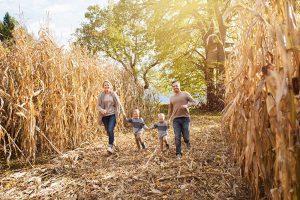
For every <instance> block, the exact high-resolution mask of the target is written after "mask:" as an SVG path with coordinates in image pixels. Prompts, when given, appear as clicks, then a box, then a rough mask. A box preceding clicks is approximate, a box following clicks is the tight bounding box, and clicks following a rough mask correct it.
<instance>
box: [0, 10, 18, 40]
mask: <svg viewBox="0 0 300 200" xmlns="http://www.w3.org/2000/svg"><path fill="white" fill-rule="evenodd" d="M16 24H17V21H16V20H15V19H14V18H13V17H11V16H10V15H9V13H8V12H7V13H6V14H5V16H4V18H3V22H1V21H0V40H1V41H2V42H9V41H11V40H12V39H13V31H14V28H15V25H16Z"/></svg>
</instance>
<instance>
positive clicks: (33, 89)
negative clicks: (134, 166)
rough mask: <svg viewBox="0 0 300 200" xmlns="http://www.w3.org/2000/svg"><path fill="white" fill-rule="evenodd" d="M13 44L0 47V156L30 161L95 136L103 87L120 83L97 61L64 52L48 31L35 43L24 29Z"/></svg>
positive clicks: (80, 52)
mask: <svg viewBox="0 0 300 200" xmlns="http://www.w3.org/2000/svg"><path fill="white" fill-rule="evenodd" d="M14 37H15V42H16V43H15V44H14V45H13V46H12V47H11V48H9V49H7V48H4V47H3V46H1V44H0V77H1V78H0V152H1V154H0V155H3V154H4V157H5V158H6V159H7V161H9V160H10V159H11V157H12V156H13V157H23V158H26V159H27V160H32V161H34V160H35V158H36V156H37V153H40V154H47V153H51V152H56V153H60V152H61V151H64V150H66V149H69V148H74V147H76V146H78V145H79V144H81V143H82V142H84V141H85V140H88V139H93V138H95V137H96V136H99V135H97V134H95V133H97V131H98V130H99V128H100V127H99V125H98V123H97V116H98V115H97V109H96V100H97V96H98V94H99V92H100V91H101V89H102V82H103V80H104V79H106V78H107V77H109V79H110V80H112V81H114V80H117V79H119V77H120V74H121V72H119V74H116V75H113V76H112V75H111V72H112V71H114V70H115V71H118V70H116V69H113V68H110V69H105V68H104V67H100V63H99V62H98V59H96V58H94V57H91V56H89V55H88V54H87V53H86V52H85V51H83V50H81V49H77V48H76V47H73V49H72V50H71V51H70V52H63V50H62V49H60V48H57V47H56V45H55V44H54V43H53V42H52V40H51V37H50V36H49V35H48V34H47V32H43V31H42V32H41V35H40V38H39V40H35V39H33V38H32V37H31V36H29V35H28V34H27V33H26V32H25V31H24V30H22V29H18V30H17V31H16V32H15V35H14Z"/></svg>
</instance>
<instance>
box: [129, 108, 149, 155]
mask: <svg viewBox="0 0 300 200" xmlns="http://www.w3.org/2000/svg"><path fill="white" fill-rule="evenodd" d="M126 121H127V122H129V123H131V124H132V127H133V133H134V137H135V142H136V145H137V147H138V149H141V146H142V149H145V148H146V145H145V143H144V142H143V141H142V137H141V136H142V133H143V132H144V129H148V127H147V126H146V124H145V122H144V120H143V118H141V117H140V111H139V109H135V110H133V112H132V118H129V119H127V118H126Z"/></svg>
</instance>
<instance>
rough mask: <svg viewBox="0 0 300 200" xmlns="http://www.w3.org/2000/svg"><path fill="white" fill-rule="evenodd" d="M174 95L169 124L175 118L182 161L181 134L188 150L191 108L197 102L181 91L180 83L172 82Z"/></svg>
mask: <svg viewBox="0 0 300 200" xmlns="http://www.w3.org/2000/svg"><path fill="white" fill-rule="evenodd" d="M172 89H173V92H174V95H173V96H171V97H170V104H169V116H168V118H169V123H170V122H171V118H173V129H174V134H175V145H176V156H177V158H178V159H181V156H182V152H181V134H182V136H183V140H184V142H185V143H186V145H187V149H190V148H191V143H190V113H189V107H190V106H193V105H196V101H195V100H194V99H193V97H192V96H191V95H190V94H189V93H188V92H184V91H181V90H180V83H179V82H178V81H173V82H172Z"/></svg>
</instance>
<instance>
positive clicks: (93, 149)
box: [0, 116, 251, 200]
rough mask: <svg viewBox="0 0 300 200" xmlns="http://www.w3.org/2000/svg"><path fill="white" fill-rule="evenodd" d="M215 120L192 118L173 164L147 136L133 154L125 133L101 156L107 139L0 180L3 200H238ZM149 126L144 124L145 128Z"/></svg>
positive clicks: (234, 169) (240, 188)
mask: <svg viewBox="0 0 300 200" xmlns="http://www.w3.org/2000/svg"><path fill="white" fill-rule="evenodd" d="M220 118H221V117H220V116H193V117H192V127H191V143H192V145H193V150H192V152H190V153H189V154H187V152H186V148H185V145H183V151H184V156H183V159H182V160H181V161H178V160H176V157H175V145H174V135H173V132H172V131H170V134H169V136H170V137H169V140H170V144H171V148H170V150H169V151H166V152H165V153H164V155H163V156H162V154H160V153H159V152H158V149H157V148H158V142H157V133H156V132H155V131H153V132H147V133H146V136H145V140H146V143H147V145H148V150H146V151H140V152H138V151H137V150H136V146H135V142H134V136H133V134H132V133H131V131H129V132H126V133H125V134H124V133H119V134H118V135H117V140H118V148H119V150H118V151H117V152H116V153H115V154H114V155H112V156H109V155H108V154H107V153H106V145H105V144H106V142H107V138H106V137H105V135H103V140H102V141H101V143H97V144H93V145H87V146H82V147H81V148H77V149H75V150H73V151H69V152H66V153H65V154H63V155H62V156H60V157H58V158H56V159H53V160H52V161H50V162H49V163H48V164H45V165H39V166H36V167H35V168H33V169H27V170H26V169H22V170H15V171H13V172H12V171H7V172H4V173H3V174H2V175H0V195H1V196H2V197H3V198H4V199H14V198H19V199H29V198H30V199H53V198H59V199H203V200H204V199H236V200H237V199H240V200H247V199H250V198H251V197H250V196H249V191H247V188H246V187H245V184H244V183H243V181H242V179H241V177H240V173H239V167H238V166H236V165H235V164H234V163H233V159H232V152H231V148H230V147H229V145H228V143H227V142H226V140H225V138H224V135H222V134H220V121H221V120H220ZM149 125H150V124H149Z"/></svg>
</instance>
